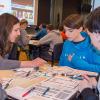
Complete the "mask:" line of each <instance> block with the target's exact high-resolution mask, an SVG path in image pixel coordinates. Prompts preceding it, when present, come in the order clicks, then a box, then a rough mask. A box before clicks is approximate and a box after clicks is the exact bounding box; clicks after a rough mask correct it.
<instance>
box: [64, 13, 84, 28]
mask: <svg viewBox="0 0 100 100" xmlns="http://www.w3.org/2000/svg"><path fill="white" fill-rule="evenodd" d="M63 26H66V27H69V28H72V29H79V28H80V27H81V26H83V17H82V16H81V15H80V14H71V15H69V16H68V17H67V18H66V19H65V20H64V21H63Z"/></svg>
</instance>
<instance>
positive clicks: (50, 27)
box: [46, 24, 54, 31]
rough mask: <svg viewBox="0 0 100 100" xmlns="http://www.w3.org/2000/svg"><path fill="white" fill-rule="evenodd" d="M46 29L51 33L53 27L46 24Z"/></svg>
mask: <svg viewBox="0 0 100 100" xmlns="http://www.w3.org/2000/svg"><path fill="white" fill-rule="evenodd" d="M46 28H47V30H50V31H52V30H53V29H54V27H53V25H52V24H48V25H47V26H46Z"/></svg>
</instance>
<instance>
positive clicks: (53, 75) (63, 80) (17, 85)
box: [0, 65, 97, 100]
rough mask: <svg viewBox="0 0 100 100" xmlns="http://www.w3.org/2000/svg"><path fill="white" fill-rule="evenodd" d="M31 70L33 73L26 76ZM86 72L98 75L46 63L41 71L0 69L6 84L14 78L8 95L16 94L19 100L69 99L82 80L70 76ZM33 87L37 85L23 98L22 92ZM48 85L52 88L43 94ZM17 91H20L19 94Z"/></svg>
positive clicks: (0, 74) (8, 89)
mask: <svg viewBox="0 0 100 100" xmlns="http://www.w3.org/2000/svg"><path fill="white" fill-rule="evenodd" d="M29 71H30V72H31V74H30V75H29V76H27V77H26V75H27V73H29ZM84 73H85V74H89V75H97V73H94V72H87V71H81V70H76V69H72V68H69V67H58V66H54V67H50V65H44V66H41V67H40V70H39V71H34V69H33V68H20V69H16V70H0V78H1V79H2V80H4V81H5V82H4V83H5V84H6V81H7V82H9V80H11V79H12V80H11V82H10V84H9V87H8V88H7V89H6V91H7V93H8V95H10V96H14V97H16V98H18V99H19V100H24V99H26V100H68V99H70V98H71V97H72V96H73V95H74V94H75V93H76V92H77V91H78V85H79V83H80V81H81V80H74V79H71V78H70V77H69V76H70V75H71V76H72V75H81V74H84ZM62 74H63V76H62ZM64 74H65V76H64ZM31 87H35V90H34V91H32V93H30V94H29V95H28V96H26V97H25V98H22V97H21V96H22V94H23V93H25V91H28V90H29V89H30V88H31ZM48 87H49V88H50V90H49V91H48V92H47V93H46V94H45V95H42V94H43V93H44V91H45V90H46V89H47V88H48ZM16 91H19V92H18V93H17V94H18V95H17V94H16Z"/></svg>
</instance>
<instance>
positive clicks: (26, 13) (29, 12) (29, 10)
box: [12, 2, 34, 25]
mask: <svg viewBox="0 0 100 100" xmlns="http://www.w3.org/2000/svg"><path fill="white" fill-rule="evenodd" d="M12 14H13V15H15V16H16V17H18V18H19V19H20V20H21V19H26V20H27V21H28V22H29V24H31V25H32V24H33V23H34V7H33V4H32V5H26V4H19V3H18V2H16V3H15V2H12Z"/></svg>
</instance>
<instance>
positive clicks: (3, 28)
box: [0, 13, 46, 70]
mask: <svg viewBox="0 0 100 100" xmlns="http://www.w3.org/2000/svg"><path fill="white" fill-rule="evenodd" d="M19 35H20V23H19V20H18V19H17V18H16V17H15V16H13V15H11V14H8V13H4V14H2V15H0V70H2V69H3V70H7V69H13V68H19V67H22V68H25V67H36V66H39V65H41V64H44V63H45V62H46V61H44V60H42V59H41V58H37V59H35V60H33V61H18V60H8V56H9V53H10V51H11V50H12V46H13V43H14V42H15V41H16V38H17V37H18V36H19Z"/></svg>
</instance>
